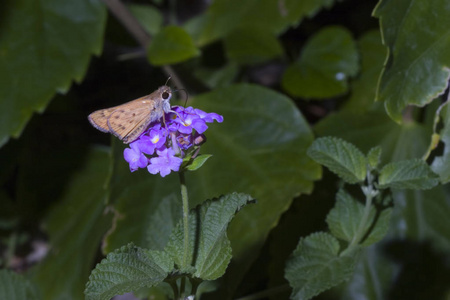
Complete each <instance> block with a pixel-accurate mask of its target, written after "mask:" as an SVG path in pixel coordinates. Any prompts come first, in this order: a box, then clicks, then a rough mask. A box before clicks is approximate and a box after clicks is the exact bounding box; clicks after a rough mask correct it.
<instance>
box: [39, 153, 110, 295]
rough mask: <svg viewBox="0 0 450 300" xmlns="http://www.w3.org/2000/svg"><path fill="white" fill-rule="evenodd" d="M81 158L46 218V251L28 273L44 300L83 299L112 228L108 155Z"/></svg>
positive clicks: (88, 154)
mask: <svg viewBox="0 0 450 300" xmlns="http://www.w3.org/2000/svg"><path fill="white" fill-rule="evenodd" d="M85 159H86V160H85V162H84V164H82V165H80V166H79V168H78V170H77V172H76V173H75V174H74V175H73V176H72V177H71V178H69V181H68V185H67V187H66V188H65V190H64V191H63V193H62V196H61V199H60V200H59V202H58V203H57V205H56V206H55V207H54V208H53V210H52V211H51V212H50V214H49V216H48V218H47V220H46V226H45V228H46V229H47V232H48V235H49V238H50V244H51V251H50V253H49V255H47V257H46V259H45V260H44V261H43V262H41V263H40V264H38V265H37V266H36V268H35V269H33V270H32V280H33V282H34V283H35V284H36V285H37V286H39V287H40V288H41V290H42V293H43V298H44V299H62V298H65V299H81V298H82V296H83V292H82V291H83V287H84V285H85V283H86V281H87V279H88V276H89V273H90V271H91V268H92V265H93V263H94V262H95V259H96V255H97V251H98V245H99V244H100V241H101V239H102V237H103V235H104V234H105V233H106V231H107V230H108V229H109V227H110V226H111V219H112V214H111V213H107V212H108V211H107V210H106V205H105V203H106V199H107V197H108V193H107V188H108V185H107V182H108V179H109V176H110V169H109V167H110V166H109V164H110V153H109V152H108V151H105V149H96V148H94V149H91V150H90V151H89V152H88V153H86V157H85ZM49 274H52V276H49Z"/></svg>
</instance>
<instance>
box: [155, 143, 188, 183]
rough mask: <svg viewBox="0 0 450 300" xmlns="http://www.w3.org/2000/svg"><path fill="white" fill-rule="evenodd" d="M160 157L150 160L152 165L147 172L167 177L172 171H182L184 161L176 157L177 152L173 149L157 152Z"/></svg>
mask: <svg viewBox="0 0 450 300" xmlns="http://www.w3.org/2000/svg"><path fill="white" fill-rule="evenodd" d="M156 153H157V154H158V157H153V158H151V159H150V165H148V167H147V170H148V171H149V172H150V173H152V174H158V173H159V174H160V175H161V177H165V176H166V175H168V174H170V171H175V172H177V171H178V170H179V169H180V166H181V163H182V162H183V159H181V158H179V157H176V156H175V151H173V150H172V149H167V148H166V149H164V150H162V151H159V150H156Z"/></svg>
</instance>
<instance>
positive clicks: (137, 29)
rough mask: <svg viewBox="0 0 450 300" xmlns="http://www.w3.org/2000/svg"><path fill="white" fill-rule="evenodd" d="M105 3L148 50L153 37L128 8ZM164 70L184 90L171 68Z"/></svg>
mask: <svg viewBox="0 0 450 300" xmlns="http://www.w3.org/2000/svg"><path fill="white" fill-rule="evenodd" d="M103 2H104V3H105V4H106V6H108V8H109V10H110V11H111V13H112V14H113V15H114V16H115V17H116V18H117V20H118V21H119V22H120V23H122V25H123V26H124V27H125V28H126V29H127V30H128V31H129V32H130V33H131V35H132V36H133V37H134V38H135V39H136V40H137V41H138V43H139V44H140V45H141V46H142V47H143V48H144V49H146V48H147V47H148V45H149V44H150V42H151V37H150V35H149V34H148V33H147V32H146V31H145V30H144V28H142V26H141V24H139V22H138V21H137V20H136V18H135V17H134V16H133V15H132V14H131V13H130V11H129V10H128V8H127V7H126V6H125V5H124V4H123V3H122V2H121V1H119V0H103ZM162 69H163V71H164V73H165V74H166V76H168V77H169V76H170V77H171V78H172V81H173V82H174V84H175V86H176V87H177V88H178V89H184V85H183V82H182V81H181V79H180V77H178V75H177V73H176V72H175V70H174V69H173V68H172V67H171V66H169V65H166V66H162Z"/></svg>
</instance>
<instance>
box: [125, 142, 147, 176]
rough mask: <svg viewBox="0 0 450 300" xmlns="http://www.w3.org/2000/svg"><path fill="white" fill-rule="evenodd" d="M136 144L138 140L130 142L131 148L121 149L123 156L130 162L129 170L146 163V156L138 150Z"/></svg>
mask: <svg viewBox="0 0 450 300" xmlns="http://www.w3.org/2000/svg"><path fill="white" fill-rule="evenodd" d="M138 144H139V141H135V142H132V143H131V144H130V147H131V148H126V149H125V150H124V151H123V157H124V158H125V160H126V161H127V162H128V163H129V164H130V171H131V172H134V171H136V170H137V169H139V168H145V167H146V166H147V165H148V158H147V157H146V156H145V155H144V154H143V153H142V152H141V151H140V150H139V147H138Z"/></svg>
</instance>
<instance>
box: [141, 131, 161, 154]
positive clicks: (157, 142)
mask: <svg viewBox="0 0 450 300" xmlns="http://www.w3.org/2000/svg"><path fill="white" fill-rule="evenodd" d="M166 131H167V130H166V129H164V128H161V124H156V125H154V126H153V127H151V128H150V130H149V131H148V134H143V135H142V136H141V137H140V139H139V149H140V150H141V151H142V152H144V153H145V154H149V155H152V154H153V153H155V149H159V148H161V147H162V146H163V145H164V143H165V142H166V135H167V134H166Z"/></svg>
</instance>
